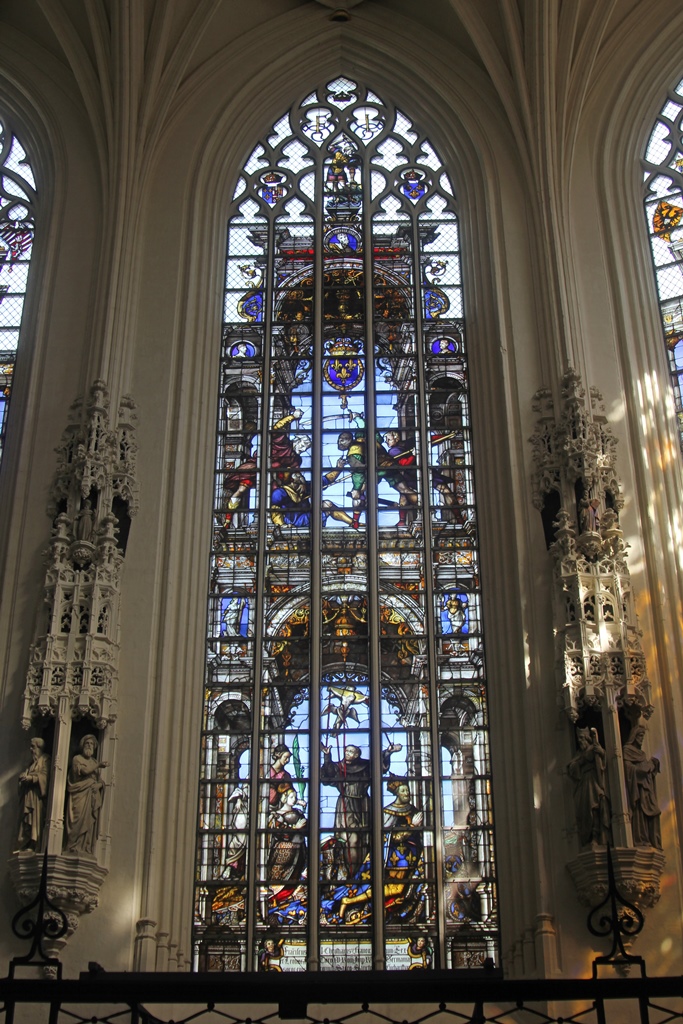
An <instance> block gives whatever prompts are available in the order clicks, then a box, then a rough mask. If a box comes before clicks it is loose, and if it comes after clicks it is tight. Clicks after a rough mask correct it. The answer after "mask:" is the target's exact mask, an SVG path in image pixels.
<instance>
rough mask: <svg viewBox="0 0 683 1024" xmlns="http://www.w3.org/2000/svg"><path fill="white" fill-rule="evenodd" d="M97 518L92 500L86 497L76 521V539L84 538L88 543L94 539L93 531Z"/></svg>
mask: <svg viewBox="0 0 683 1024" xmlns="http://www.w3.org/2000/svg"><path fill="white" fill-rule="evenodd" d="M94 519H95V513H94V512H93V508H92V504H91V502H90V501H89V500H88V499H87V498H86V500H85V501H84V502H83V508H82V509H81V511H80V512H79V513H78V515H77V516H76V523H75V529H74V532H75V534H76V540H83V541H85V542H86V543H87V544H89V543H90V541H91V540H92V533H93V521H94Z"/></svg>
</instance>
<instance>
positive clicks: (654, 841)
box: [623, 724, 662, 850]
mask: <svg viewBox="0 0 683 1024" xmlns="http://www.w3.org/2000/svg"><path fill="white" fill-rule="evenodd" d="M644 737H645V726H643V725H638V724H636V725H634V726H633V728H632V729H631V733H630V735H629V738H628V740H627V741H626V743H625V744H624V748H623V750H624V774H625V776H626V792H627V793H628V802H629V807H630V809H631V827H632V829H633V842H634V845H635V846H655V847H656V848H657V849H658V850H661V849H662V833H661V828H660V820H659V819H660V815H661V813H662V812H661V811H660V809H659V804H658V803H657V782H656V779H657V775H658V774H659V760H658V759H657V758H656V757H648V756H647V754H646V753H645V751H644V750H643V749H642V746H643V739H644Z"/></svg>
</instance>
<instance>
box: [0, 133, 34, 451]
mask: <svg viewBox="0 0 683 1024" xmlns="http://www.w3.org/2000/svg"><path fill="white" fill-rule="evenodd" d="M0 166H1V173H2V179H1V180H0V462H1V461H2V452H3V448H4V443H5V429H6V426H7V410H8V408H9V400H10V395H11V393H12V381H13V377H14V363H15V359H16V354H17V345H18V343H19V329H20V327H21V317H22V314H23V311H24V296H25V294H26V281H27V279H28V270H29V264H30V262H31V250H32V248H33V235H34V205H35V195H36V192H35V188H36V186H35V180H34V178H33V172H32V170H31V167H30V164H29V162H28V160H27V158H26V153H25V152H24V150H23V148H22V146H21V144H20V143H19V141H18V139H17V138H16V136H15V135H14V134H13V132H12V129H11V127H10V125H9V123H8V121H7V120H6V118H4V117H3V116H2V115H1V114H0Z"/></svg>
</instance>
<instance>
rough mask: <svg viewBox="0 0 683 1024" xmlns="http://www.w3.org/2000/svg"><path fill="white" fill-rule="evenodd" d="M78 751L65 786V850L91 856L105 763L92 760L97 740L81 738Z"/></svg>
mask: <svg viewBox="0 0 683 1024" xmlns="http://www.w3.org/2000/svg"><path fill="white" fill-rule="evenodd" d="M79 751H80V753H78V754H76V755H75V756H74V757H73V759H72V761H71V768H70V769H69V778H68V780H67V786H66V788H67V803H66V850H67V852H69V853H88V854H94V852H95V842H96V840H97V826H98V823H99V818H100V808H101V807H102V796H103V792H104V782H102V780H101V778H100V769H101V768H106V767H107V765H108V762H107V761H99V760H98V759H97V758H96V756H95V754H96V753H97V739H96V738H95V737H94V736H92V735H87V736H84V737H83V739H82V740H81V742H80V744H79Z"/></svg>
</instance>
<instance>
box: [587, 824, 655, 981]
mask: <svg viewBox="0 0 683 1024" xmlns="http://www.w3.org/2000/svg"><path fill="white" fill-rule="evenodd" d="M604 908H609V909H608V910H605V909H604ZM644 924H645V918H644V916H643V914H642V913H641V911H640V910H639V909H638V907H636V906H635V904H633V903H629V901H628V900H626V899H624V897H623V896H622V895H621V893H620V892H619V889H618V888H617V883H616V879H615V877H614V866H613V864H612V850H611V847H610V846H609V844H608V845H607V895H606V896H605V899H604V900H603V901H602V903H599V904H598V906H597V907H593V909H592V910H591V911H590V913H589V914H588V918H587V921H586V925H587V927H588V931H589V932H590V933H591V935H596V936H597V937H598V938H606V937H607V936H609V935H611V936H612V948H611V949H610V951H609V953H607V954H605V955H604V956H596V957H595V958H594V959H593V977H594V978H595V977H597V970H598V967H599V966H601V965H607V966H612V967H623V966H626V965H630V964H638V965H639V966H640V971H641V975H642V977H645V975H646V971H645V961H644V960H643V958H642V956H636V955H635V954H633V953H629V952H628V950H627V949H626V947H625V945H624V938H626V939H633V938H635V937H636V935H639V934H640V932H641V931H642V930H643V926H644Z"/></svg>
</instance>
